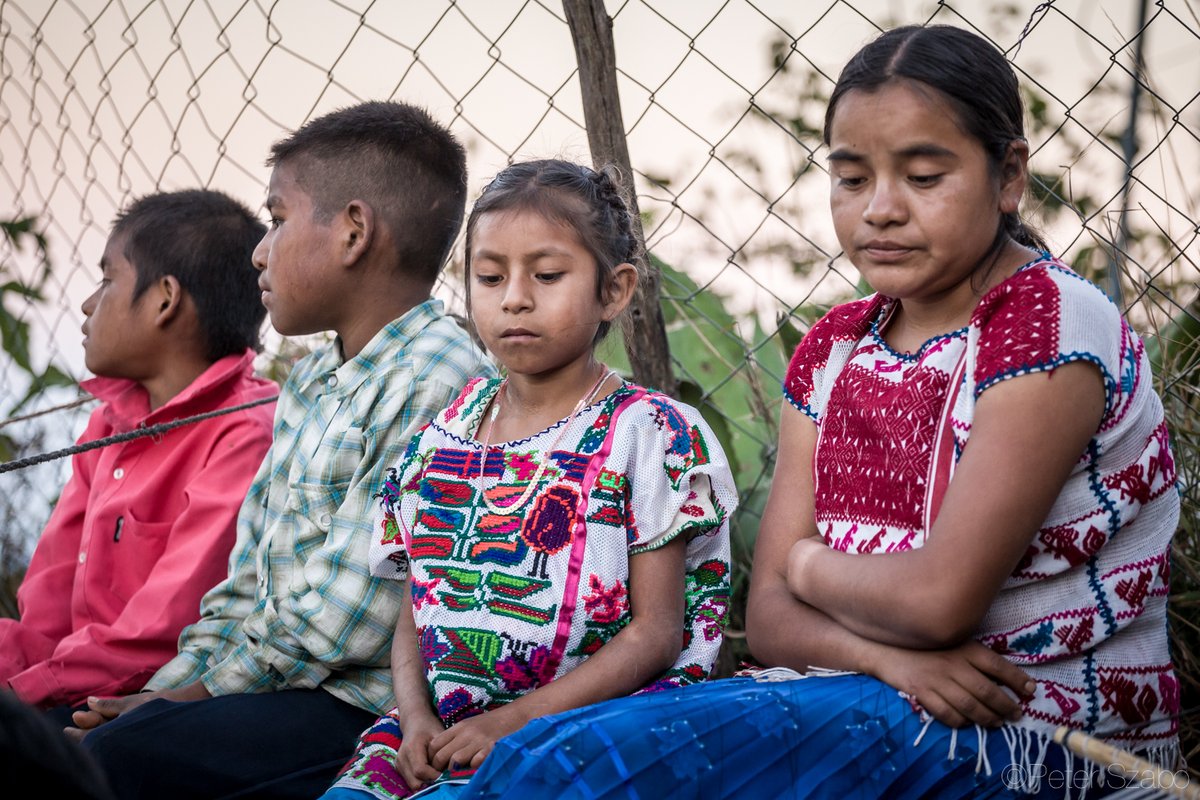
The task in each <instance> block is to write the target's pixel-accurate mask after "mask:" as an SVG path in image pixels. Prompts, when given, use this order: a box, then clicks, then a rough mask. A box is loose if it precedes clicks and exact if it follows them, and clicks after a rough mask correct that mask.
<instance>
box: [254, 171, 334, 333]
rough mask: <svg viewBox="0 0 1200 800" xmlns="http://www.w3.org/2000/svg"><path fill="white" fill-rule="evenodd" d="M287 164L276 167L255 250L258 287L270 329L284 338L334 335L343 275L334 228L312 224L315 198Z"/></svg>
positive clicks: (315, 221)
mask: <svg viewBox="0 0 1200 800" xmlns="http://www.w3.org/2000/svg"><path fill="white" fill-rule="evenodd" d="M296 177H297V176H296V169H295V167H294V166H293V165H291V164H289V163H288V162H283V163H280V164H277V165H276V166H275V169H274V171H272V173H271V183H270V188H269V192H268V195H267V212H268V213H269V214H270V215H271V222H270V226H269V227H268V229H267V234H266V235H265V236H264V237H263V239H262V241H261V242H259V243H258V247H256V248H255V249H254V266H255V268H256V269H258V271H259V272H260V273H262V274H261V275H259V276H258V286H259V288H260V289H262V302H263V305H264V306H266V307H267V313H268V314H270V316H271V325H273V326H274V328H275V330H277V331H278V332H279V333H282V334H284V335H285V336H297V335H302V334H307V333H317V332H318V331H326V330H335V329H336V323H337V322H338V320H337V318H336V317H335V316H334V310H335V308H336V307H337V306H338V305H339V302H338V301H339V298H338V297H336V289H337V284H336V280H337V278H338V277H339V276H340V273H341V271H340V269H339V264H338V252H337V241H336V237H335V236H334V231H333V230H332V228H331V226H330V225H329V224H326V223H321V222H319V221H318V220H316V219H314V216H313V212H314V203H313V199H312V196H311V195H310V194H309V193H308V192H306V191H305V190H304V189H303V188H301V186H300V184H299V183H298V182H297V180H296Z"/></svg>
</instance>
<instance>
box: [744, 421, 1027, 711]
mask: <svg viewBox="0 0 1200 800" xmlns="http://www.w3.org/2000/svg"><path fill="white" fill-rule="evenodd" d="M816 440H817V429H816V426H815V425H814V424H813V423H812V421H811V420H810V419H808V418H807V417H806V416H804V415H803V414H802V413H800V412H799V411H797V410H796V409H795V408H793V407H792V406H791V405H788V404H785V405H784V407H783V412H782V415H781V418H780V426H779V449H778V451H777V452H778V458H777V460H776V463H775V475H774V478H773V479H772V483H771V492H770V495H769V496H768V498H767V505H766V508H765V509H764V510H763V517H762V523H761V524H760V526H759V531H758V540H757V542H756V543H755V547H754V569H753V572H752V573H751V578H750V598H749V604H748V606H747V610H746V636H747V639H748V643H749V645H750V649H751V651H752V652H753V654H754V656H755V658H757V659H758V660H759V661H760V662H762V663H763V664H765V665H767V666H785V667H791V668H792V669H795V670H798V671H801V672H803V671H805V670H806V669H807V668H808V667H809V666H820V667H825V668H828V669H844V670H849V671H853V672H862V673H865V674H868V675H872V676H874V677H876V678H878V679H880V680H881V681H883V682H884V683H887V684H888V685H890V686H893V687H895V688H897V689H900V690H902V691H904V692H907V693H908V694H910V695H912V696H913V697H915V698H916V699H917V700H918V701H919V702H920V703H921V704H922V706H924V707H925V709H926V710H927V711H928V712H929V713H930V714H932V715H933V716H934V717H936V718H937V719H938V720H940V721H942V722H944V723H946V724H947V725H951V726H954V727H959V726H962V725H965V724H967V723H977V724H980V725H988V726H992V725H996V724H999V723H1000V722H1001V721H1002V720H1003V719H1010V718H1012V717H1013V715H1014V714H1017V713H1019V706H1018V704H1017V703H1016V702H1014V701H1013V699H1012V698H1011V697H1010V696H1009V695H1008V694H1006V693H1005V692H1004V691H1002V690H1001V688H1000V686H999V685H997V684H1002V685H1004V686H1007V687H1009V688H1011V689H1012V690H1013V691H1014V692H1016V693H1018V694H1022V693H1028V692H1030V691H1032V687H1031V686H1029V677H1028V676H1027V675H1026V674H1025V673H1024V672H1022V671H1021V670H1020V669H1018V668H1017V667H1016V666H1014V665H1013V664H1012V663H1010V662H1009V661H1007V660H1006V659H1004V658H1003V657H1001V656H999V655H997V654H996V653H994V652H992V651H991V650H989V649H987V648H986V647H984V646H982V645H980V644H978V643H977V642H968V643H966V644H964V645H962V646H961V647H959V648H955V649H954V650H950V651H944V652H918V651H913V650H906V649H903V648H897V647H890V646H887V645H884V644H881V643H879V642H876V641H872V640H871V639H868V638H865V637H863V636H860V635H858V634H856V633H853V632H851V631H850V630H848V629H847V628H846V627H844V626H843V625H841V624H840V623H838V622H836V621H835V620H833V619H831V618H830V617H829V616H828V615H826V614H824V613H822V612H821V611H818V610H817V609H815V608H813V607H812V606H809V605H807V604H806V603H804V602H802V601H800V600H798V599H796V597H795V596H793V594H792V592H791V591H790V590H789V589H788V584H787V558H788V552H789V551H790V550H791V548H792V546H793V545H794V544H795V543H796V542H797V541H798V540H800V539H801V538H806V539H810V540H811V541H812V542H814V544H815V546H819V547H822V548H824V547H825V544H824V543H823V542H822V541H821V540H820V538H819V537H818V533H817V526H816V522H815V520H814V516H813V482H812V458H813V451H814V449H815V446H816Z"/></svg>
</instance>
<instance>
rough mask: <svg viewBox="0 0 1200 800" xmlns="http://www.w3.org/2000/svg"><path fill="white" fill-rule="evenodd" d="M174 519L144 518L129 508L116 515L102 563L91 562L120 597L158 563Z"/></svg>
mask: <svg viewBox="0 0 1200 800" xmlns="http://www.w3.org/2000/svg"><path fill="white" fill-rule="evenodd" d="M174 525H175V523H174V522H143V521H141V520H139V519H137V518H136V517H134V516H133V514H132V513H130V512H129V511H128V510H127V511H125V513H123V514H121V515H118V517H117V519H116V522H115V523H114V525H113V531H112V534H111V535H110V536H108V537H107V540H105V541H104V546H103V548H102V552H103V553H104V555H105V557H104V558H103V559H101V561H102V562H104V561H106V562H108V563H106V564H105V563H101V564H95V563H93V564H92V565H91V568H92V569H93V570H95V569H96V568H97V567H100V569H101V572H100V574H107V575H108V584H109V589H110V591H111V592H112V594H114V595H116V596H117V597H118V598H120V599H121V600H123V601H128V600H129V599H130V598H131V597H133V595H134V594H136V593H137V591H138V590H139V589H141V588H142V587H143V586H145V585H146V581H147V580H148V579H149V578H150V575H151V574H152V573H153V572H154V569H155V567H157V566H158V562H159V560H160V559H161V558H162V555H163V552H164V551H165V550H166V549H167V541H168V540H169V539H170V538H171V529H172V528H173V527H174Z"/></svg>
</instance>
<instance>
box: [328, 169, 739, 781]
mask: <svg viewBox="0 0 1200 800" xmlns="http://www.w3.org/2000/svg"><path fill="white" fill-rule="evenodd" d="M635 242H636V240H635V239H634V236H633V234H632V230H631V226H630V219H629V213H628V211H627V210H626V206H625V204H624V202H623V200H622V199H621V195H620V193H619V190H618V187H617V184H616V183H615V182H614V180H613V178H612V176H611V175H610V174H609V173H608V172H606V171H602V172H596V171H593V170H591V169H589V168H587V167H583V166H579V165H575V164H571V163H567V162H564V161H535V162H528V163H519V164H514V165H512V166H511V167H509V168H508V169H506V170H504V171H503V172H501V173H500V174H499V175H498V176H497V177H496V178H495V179H494V180H493V181H492V182H491V184H489V185H488V187H487V188H486V189H485V190H484V191H483V194H482V196H481V197H480V199H479V200H478V202H477V203H476V205H475V207H474V210H473V211H472V213H471V215H470V217H469V219H468V221H467V235H466V249H467V255H466V273H467V275H466V280H467V296H468V309H469V314H470V318H471V321H472V323H473V324H474V327H475V330H476V331H477V332H478V334H479V337H480V338H481V339H482V341H483V343H484V344H485V345H486V346H487V348H488V350H489V351H490V352H491V353H492V354H493V355H494V356H495V357H496V359H497V360H498V361H499V362H500V363H501V364H502V365H503V367H504V368H505V371H506V377H505V378H504V379H503V380H493V381H487V380H482V379H477V380H475V381H473V382H471V383H469V384H468V385H467V387H466V388H465V389H464V390H463V392H462V394H461V395H460V396H459V397H458V398H457V399H456V400H455V401H454V402H453V403H452V404H451V405H450V407H449V408H447V409H446V410H445V411H443V412H442V413H441V414H440V415H439V416H438V417H437V418H436V419H435V420H434V421H433V422H432V423H431V424H430V425H429V426H428V427H427V428H426V429H425V430H424V431H423V432H422V433H421V434H420V435H419V436H418V437H416V438H414V440H413V442H412V444H411V445H410V447H409V449H408V452H407V454H406V456H405V460H404V462H403V463H402V464H401V465H399V466H398V467H397V468H396V469H395V470H393V471H392V474H391V475H390V477H389V480H388V482H387V483H386V485H385V486H384V487H383V489H382V491H381V493H380V499H381V504H380V506H381V511H380V525H379V526H378V527H377V530H378V532H379V534H380V538H379V540H378V541H377V543H376V545H375V546H374V547H373V549H372V553H371V567H372V571H373V572H374V573H375V574H376V575H379V576H382V577H389V578H396V579H405V578H407V588H406V592H405V594H406V599H405V601H404V607H403V609H402V610H401V613H400V618H399V621H398V623H397V626H396V632H395V638H394V640H393V647H392V675H393V681H394V690H395V695H396V700H397V706H396V708H394V709H393V710H392V711H390V712H389V713H388V714H386V715H384V716H383V717H382V718H381V719H380V720H379V721H378V722H377V723H376V724H375V725H374V726H372V728H371V729H369V730H368V731H366V732H365V733H364V734H363V735H362V737H361V739H360V742H359V747H358V750H357V751H356V753H355V755H354V757H353V758H352V759H351V761H350V762H349V763H348V764H347V765H346V766H345V768H344V769H343V771H342V773H341V775H340V776H339V779H338V781H337V782H336V784H335V788H333V789H331V790H330V791H329V792H328V793H327V794H326V797H327V798H334V797H341V796H347V797H361V796H363V795H362V794H361V793H367V794H370V795H373V796H376V797H383V798H393V797H405V796H408V795H409V794H410V793H411V792H413V791H415V790H418V789H420V788H422V787H426V786H429V785H433V784H437V783H440V782H445V781H448V780H454V779H464V778H466V777H468V776H469V775H470V773H471V772H473V771H474V769H475V768H476V767H478V766H479V765H480V764H481V763H482V762H483V760H484V758H485V757H486V756H487V755H488V753H489V752H491V751H492V748H493V746H494V745H495V744H496V741H497V740H498V739H500V738H501V737H503V736H505V735H507V734H509V733H512V732H513V731H515V730H517V729H519V728H521V727H522V726H523V725H525V724H526V723H528V722H529V721H530V720H533V719H534V718H536V717H542V716H545V715H548V714H554V713H556V712H561V711H565V710H567V709H573V708H578V707H580V706H584V705H587V704H589V703H594V702H596V701H599V700H605V699H608V698H612V697H617V696H621V695H626V694H630V693H633V692H637V691H639V690H641V691H645V690H647V689H661V688H666V687H670V686H679V685H683V684H687V683H692V682H694V681H699V680H703V679H704V678H705V677H707V675H708V674H709V672H710V671H711V670H712V668H713V666H714V663H715V661H716V656H717V651H718V649H719V647H720V644H721V640H722V626H723V624H724V620H725V617H726V613H727V609H728V602H729V539H728V519H729V515H730V513H731V512H732V511H733V510H734V508H735V506H736V503H737V499H736V496H735V490H734V486H733V479H732V476H731V474H730V472H729V467H728V465H727V463H726V460H725V457H724V454H723V453H722V451H721V448H720V446H719V445H718V443H717V441H716V439H715V438H714V436H713V434H712V431H711V430H710V429H709V428H708V426H707V425H706V424H705V422H704V421H703V419H702V418H701V417H700V415H699V413H698V412H697V411H696V410H695V409H693V408H691V407H689V406H686V405H684V404H682V403H678V402H676V401H674V400H671V399H670V398H668V397H666V396H664V395H661V394H658V393H655V392H651V391H648V390H646V389H643V388H641V387H638V386H634V385H631V384H628V383H625V382H624V381H622V380H621V378H620V377H618V376H617V375H616V374H615V373H614V372H613V371H612V370H610V369H608V368H607V367H606V366H605V365H603V364H601V363H599V362H598V361H597V360H596V358H595V355H594V352H593V351H594V348H595V345H596V343H597V342H598V341H599V340H600V339H601V337H603V336H604V334H605V332H606V330H607V329H608V327H609V325H610V324H611V323H612V322H613V320H614V319H616V318H617V316H618V315H619V314H620V313H621V312H622V311H623V310H624V308H625V307H626V305H627V304H628V303H629V301H630V298H631V297H632V294H633V292H634V288H635V286H636V282H637V270H636V268H635V267H634V266H633V265H632V263H631V262H632V261H633V260H634V258H635V255H636V246H635ZM484 454H486V457H484ZM446 788H449V787H446ZM343 792H346V794H345V795H343V794H342V793H343Z"/></svg>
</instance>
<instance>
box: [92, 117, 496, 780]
mask: <svg viewBox="0 0 1200 800" xmlns="http://www.w3.org/2000/svg"><path fill="white" fill-rule="evenodd" d="M267 163H268V165H269V166H272V167H273V168H274V169H273V172H272V175H271V182H270V190H269V196H268V198H267V209H268V211H269V212H270V214H271V226H270V230H269V231H268V232H267V235H266V236H265V237H264V238H263V240H262V242H261V243H260V244H259V246H258V248H257V250H256V251H255V254H254V263H255V266H256V267H257V268H258V269H259V270H260V272H261V275H260V277H259V286H260V288H261V289H262V290H263V293H262V299H263V304H264V305H265V306H266V307H267V311H268V313H269V314H270V316H271V322H272V324H273V325H274V327H275V329H276V330H277V331H279V332H280V333H282V334H285V335H302V334H311V333H316V332H319V331H326V330H332V331H334V332H335V333H336V334H337V339H336V341H334V342H333V343H331V344H330V345H328V346H326V347H323V348H321V349H319V350H317V351H316V352H314V353H313V354H311V355H310V356H308V357H306V358H305V359H304V360H302V361H301V362H299V363H298V364H297V365H296V367H295V368H294V369H293V371H292V373H291V375H290V376H289V378H288V381H287V383H286V385H285V386H284V388H283V391H282V392H281V394H280V398H279V406H278V411H277V413H276V418H275V438H274V441H273V443H272V445H271V450H270V452H269V453H268V455H267V458H266V460H265V461H264V463H263V466H262V468H261V469H260V470H259V473H258V475H257V477H256V478H255V480H254V483H253V484H252V486H251V488H250V492H249V494H248V495H247V497H246V501H245V503H244V504H243V506H242V510H241V514H240V516H239V519H238V540H237V544H236V545H235V546H234V549H233V552H232V554H231V556H230V562H229V573H228V576H227V578H226V580H224V581H223V582H222V583H220V584H218V585H217V586H216V587H214V588H213V589H212V590H210V591H209V592H208V594H207V595H206V596H205V597H204V599H203V602H202V604H201V619H200V621H199V622H197V623H195V624H194V625H192V626H190V627H189V628H187V629H185V630H184V632H183V634H182V636H181V637H180V642H179V655H178V656H176V658H175V659H174V660H172V661H171V662H169V663H168V664H167V665H166V666H164V667H163V668H162V669H161V670H159V672H158V673H157V674H156V675H155V676H154V677H153V678H152V679H151V680H150V682H149V683H148V684H147V686H146V690H144V691H143V693H141V694H138V695H132V696H129V697H124V698H115V699H108V700H104V699H96V700H92V701H90V706H91V710H90V711H87V712H82V713H79V714H76V717H75V722H76V724H77V725H79V726H80V728H84V729H89V728H94V730H92V731H90V732H89V733H88V734H87V736H86V737H85V738H84V739H83V741H84V745H85V746H86V747H87V748H88V749H89V750H90V751H91V753H92V754H93V755H94V756H95V757H96V758H97V759H98V760H99V762H100V763H101V765H102V766H103V767H104V768H105V771H106V772H107V773H108V775H109V779H110V782H111V783H112V784H113V788H114V789H115V791H116V793H117V794H118V796H121V797H160V796H172V797H190V796H203V797H219V796H224V795H228V794H233V793H240V792H244V793H246V794H248V795H251V796H256V797H258V796H267V795H270V796H277V795H278V796H292V795H294V796H305V795H307V796H315V795H316V794H319V793H320V792H321V791H322V790H323V788H324V786H325V785H327V784H328V781H329V780H330V779H331V777H332V775H333V774H334V773H335V772H336V771H337V768H338V767H340V766H341V764H342V763H344V761H345V759H346V758H347V757H348V756H349V754H350V752H351V750H352V748H353V745H354V741H355V736H356V735H357V733H358V732H359V731H360V730H361V729H362V728H363V727H365V726H366V725H368V724H369V723H370V722H371V720H372V719H374V718H375V716H376V715H378V714H379V713H382V712H383V711H385V710H387V708H388V707H389V706H390V705H391V702H392V700H391V694H392V692H391V682H390V676H389V647H390V643H391V633H392V630H393V628H394V626H395V621H396V614H397V610H398V608H399V594H400V593H399V591H398V587H395V586H388V585H385V584H387V583H394V582H389V581H381V580H377V579H374V578H372V577H371V576H370V574H369V571H368V562H367V549H368V545H369V542H370V540H371V538H372V532H371V531H370V530H369V529H368V527H366V526H365V525H364V520H370V519H372V518H373V514H372V507H373V502H374V500H373V496H374V494H375V492H376V491H377V490H378V487H379V486H380V485H381V484H382V483H383V477H384V475H383V473H384V470H385V469H386V468H387V467H388V465H390V464H393V463H395V462H396V461H397V460H399V457H400V455H401V454H402V453H403V451H404V449H405V447H406V446H407V444H408V440H409V438H410V437H411V436H412V434H413V433H415V432H416V431H417V430H419V429H420V428H421V427H423V426H424V425H425V424H426V423H427V422H428V421H429V420H430V419H431V418H432V417H433V415H434V414H435V413H436V412H437V411H440V410H441V409H442V408H444V407H445V406H446V405H447V404H449V402H450V401H451V400H452V399H453V398H454V396H455V395H456V394H457V393H458V392H459V390H460V389H461V388H462V386H463V385H464V384H465V383H466V381H467V379H468V378H470V377H472V376H474V375H481V374H483V375H486V374H493V372H494V370H493V368H492V367H491V365H490V363H489V362H488V361H487V360H486V356H484V354H483V353H482V352H481V351H480V350H479V349H478V348H477V347H476V346H475V345H474V344H473V343H472V342H471V340H470V338H469V336H468V335H467V334H466V332H465V331H463V329H462V328H461V327H459V325H458V324H457V323H455V322H454V321H453V320H452V319H451V318H449V317H447V316H445V315H444V314H443V313H442V307H441V303H440V302H439V301H437V300H433V299H431V298H430V290H431V289H432V287H433V284H434V281H435V280H436V279H437V276H438V274H439V272H440V270H441V267H442V265H443V264H444V263H445V260H446V257H447V255H448V253H449V251H450V248H451V246H452V244H453V242H454V239H455V237H456V236H457V234H458V230H459V227H460V225H461V222H462V216H463V208H464V205H465V200H466V161H465V153H464V151H463V148H462V146H461V145H460V144H459V143H458V142H457V141H456V140H455V139H454V138H453V136H451V134H450V133H449V132H448V131H447V130H446V129H444V128H442V127H441V126H439V125H438V124H437V123H435V122H434V121H433V120H432V119H430V118H429V116H428V115H427V114H426V113H425V112H423V111H421V110H419V109H417V108H414V107H411V106H407V105H403V104H398V103H389V102H370V103H364V104H360V105H358V106H353V107H350V108H346V109H342V110H340V111H336V112H333V113H331V114H328V115H326V116H324V117H320V118H318V119H315V120H313V121H311V122H309V123H307V124H306V125H304V126H303V127H301V128H300V129H299V130H298V131H296V132H295V133H293V134H292V135H291V136H290V137H288V138H286V139H284V140H283V141H281V142H278V143H277V144H275V145H274V147H273V148H272V151H271V157H270V159H269V160H268V162H267ZM367 525H369V523H367ZM134 709H136V711H134ZM281 729H284V730H286V731H287V733H286V736H283V735H280V731H281ZM196 743H203V744H202V745H201V746H197V744H196Z"/></svg>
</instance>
